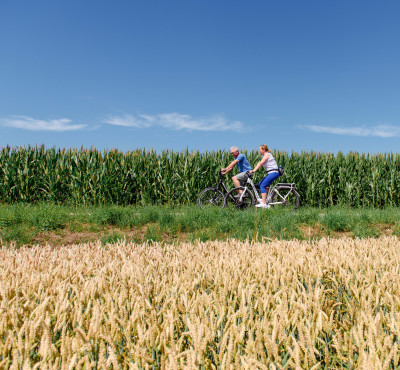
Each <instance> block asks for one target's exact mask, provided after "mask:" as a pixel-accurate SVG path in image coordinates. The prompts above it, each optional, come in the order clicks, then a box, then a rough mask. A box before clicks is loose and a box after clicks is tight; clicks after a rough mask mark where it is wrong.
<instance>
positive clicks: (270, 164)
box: [263, 153, 278, 173]
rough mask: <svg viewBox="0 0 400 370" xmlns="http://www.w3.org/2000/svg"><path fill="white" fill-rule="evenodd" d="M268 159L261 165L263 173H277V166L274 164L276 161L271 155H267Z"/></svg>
mask: <svg viewBox="0 0 400 370" xmlns="http://www.w3.org/2000/svg"><path fill="white" fill-rule="evenodd" d="M268 154H269V157H268V159H267V161H266V162H264V163H263V167H264V168H265V171H267V172H268V173H270V172H278V165H277V164H276V160H275V158H274V156H273V155H272V154H271V153H268Z"/></svg>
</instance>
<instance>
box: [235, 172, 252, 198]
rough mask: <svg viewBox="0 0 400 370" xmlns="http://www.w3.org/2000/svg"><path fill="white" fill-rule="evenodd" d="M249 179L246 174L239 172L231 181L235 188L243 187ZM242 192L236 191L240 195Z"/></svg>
mask: <svg viewBox="0 0 400 370" xmlns="http://www.w3.org/2000/svg"><path fill="white" fill-rule="evenodd" d="M248 178H249V175H248V174H247V173H246V172H240V173H238V174H237V175H236V176H233V177H232V181H233V182H234V184H235V185H236V187H239V186H245V184H246V181H247V179H248ZM241 192H242V191H241V190H238V193H239V194H240V193H241Z"/></svg>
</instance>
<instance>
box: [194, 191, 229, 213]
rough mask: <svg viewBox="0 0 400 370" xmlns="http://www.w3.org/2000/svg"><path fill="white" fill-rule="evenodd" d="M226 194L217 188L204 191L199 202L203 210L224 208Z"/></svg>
mask: <svg viewBox="0 0 400 370" xmlns="http://www.w3.org/2000/svg"><path fill="white" fill-rule="evenodd" d="M224 198H225V197H224V194H223V193H222V191H221V190H218V189H216V188H206V189H204V190H203V191H202V192H201V193H200V195H199V198H198V200H197V203H198V205H199V207H200V208H201V209H206V208H212V207H221V208H222V207H223V206H224Z"/></svg>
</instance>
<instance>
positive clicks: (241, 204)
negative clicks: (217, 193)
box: [224, 186, 254, 211]
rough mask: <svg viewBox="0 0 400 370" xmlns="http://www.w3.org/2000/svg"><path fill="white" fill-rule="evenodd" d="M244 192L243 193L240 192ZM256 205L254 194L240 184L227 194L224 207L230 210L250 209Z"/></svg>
mask: <svg viewBox="0 0 400 370" xmlns="http://www.w3.org/2000/svg"><path fill="white" fill-rule="evenodd" d="M238 191H241V192H242V195H241V194H239V193H238ZM253 205H254V196H253V194H252V193H251V191H250V190H249V189H246V188H244V187H243V186H239V187H238V188H233V189H231V190H230V191H229V192H228V193H227V194H226V196H225V202H224V208H227V209H230V210H232V211H233V210H235V209H238V210H241V211H242V210H245V209H250V208H251V207H252V206H253Z"/></svg>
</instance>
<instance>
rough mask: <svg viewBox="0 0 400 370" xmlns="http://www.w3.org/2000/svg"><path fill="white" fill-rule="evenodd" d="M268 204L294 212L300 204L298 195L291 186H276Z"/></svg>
mask: <svg viewBox="0 0 400 370" xmlns="http://www.w3.org/2000/svg"><path fill="white" fill-rule="evenodd" d="M270 205H271V206H272V207H274V208H281V209H282V210H285V211H287V212H294V211H295V210H296V209H297V208H299V206H300V196H299V194H298V193H297V191H296V190H295V189H293V188H288V187H281V186H277V187H276V188H275V189H274V191H273V194H272V200H271V202H270Z"/></svg>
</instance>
